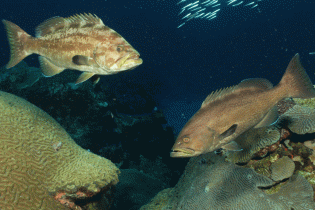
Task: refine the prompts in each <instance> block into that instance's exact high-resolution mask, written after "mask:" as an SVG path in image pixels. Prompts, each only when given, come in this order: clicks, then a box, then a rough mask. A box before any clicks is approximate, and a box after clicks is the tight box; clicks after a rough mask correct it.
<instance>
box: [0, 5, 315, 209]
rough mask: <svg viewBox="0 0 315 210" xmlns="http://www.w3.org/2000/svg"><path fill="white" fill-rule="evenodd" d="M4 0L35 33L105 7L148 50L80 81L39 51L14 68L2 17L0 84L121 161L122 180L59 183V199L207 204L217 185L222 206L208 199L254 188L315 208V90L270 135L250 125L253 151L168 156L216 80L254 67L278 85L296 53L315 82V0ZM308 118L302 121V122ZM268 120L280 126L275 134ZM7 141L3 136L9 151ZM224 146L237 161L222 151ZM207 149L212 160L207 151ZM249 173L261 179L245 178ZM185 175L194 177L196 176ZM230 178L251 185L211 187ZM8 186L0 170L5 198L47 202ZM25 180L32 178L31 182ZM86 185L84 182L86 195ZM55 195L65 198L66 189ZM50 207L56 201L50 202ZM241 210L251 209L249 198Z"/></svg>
mask: <svg viewBox="0 0 315 210" xmlns="http://www.w3.org/2000/svg"><path fill="white" fill-rule="evenodd" d="M1 4H2V6H1V8H0V16H1V19H5V20H9V21H11V22H13V23H15V24H17V25H18V26H20V27H21V28H22V29H23V30H25V31H26V32H27V33H29V34H30V35H32V36H34V35H35V28H36V26H37V25H39V24H40V23H42V22H43V21H45V20H47V19H49V18H51V17H54V16H61V17H69V16H72V15H75V14H81V13H91V14H96V15H97V16H98V17H100V18H101V19H102V20H103V22H104V24H105V25H107V26H109V27H110V28H112V29H114V30H115V31H117V32H118V33H119V34H121V35H122V36H123V37H124V38H125V39H126V40H127V41H128V42H129V43H130V44H131V45H132V46H133V47H134V48H135V49H136V50H137V51H138V52H139V53H140V57H141V58H142V59H143V64H141V65H140V66H138V67H137V68H135V69H133V70H131V71H126V72H121V73H119V74H115V75H108V76H101V80H100V82H99V83H98V84H97V85H93V84H92V82H91V81H87V82H85V83H82V84H80V85H75V84H74V82H75V81H76V79H77V77H78V76H79V72H78V71H70V70H66V71H64V72H62V73H61V74H59V75H56V76H54V77H43V76H42V74H41V71H40V68H39V62H38V56H37V55H31V56H29V57H27V58H26V59H24V60H23V61H22V62H21V63H19V64H18V65H16V66H15V67H13V68H11V69H5V67H4V66H5V65H6V64H7V63H8V61H9V59H10V47H9V43H8V41H7V35H6V32H5V29H4V27H3V24H2V25H1V26H0V31H1V33H0V37H1V40H2V41H1V45H0V49H1V51H0V52H1V58H0V91H4V92H8V93H11V94H13V95H16V96H18V97H21V98H23V99H25V100H27V101H28V102H30V103H32V104H34V105H35V106H37V107H39V108H40V109H42V110H43V111H45V112H46V113H48V114H49V115H50V116H51V117H52V118H54V119H55V120H56V121H57V122H58V123H59V124H60V125H61V126H62V127H63V128H64V129H65V131H66V132H67V133H68V134H69V135H70V136H71V138H72V139H73V140H74V141H75V142H76V144H78V145H79V146H81V147H82V148H83V149H85V150H87V151H89V152H91V153H94V154H96V155H99V156H101V157H104V158H106V159H108V160H110V161H111V162H112V163H114V164H115V166H116V167H117V168H119V170H120V175H119V182H118V184H117V185H115V184H113V185H112V186H108V188H106V187H103V188H102V189H99V190H100V191H101V192H97V193H95V192H94V193H91V192H90V191H88V190H86V189H85V188H84V187H83V188H84V189H81V188H80V189H75V190H78V191H75V190H74V191H73V190H72V191H71V193H72V194H71V193H70V191H69V192H68V191H67V190H65V189H63V188H61V189H58V190H59V191H58V192H59V193H65V195H63V194H54V195H53V196H55V197H54V199H53V197H51V198H52V202H60V203H62V205H63V206H64V207H65V208H66V209H75V208H78V209H79V208H81V209H114V210H115V209H117V210H120V209H128V210H129V209H130V210H133V209H140V208H141V207H142V209H169V208H170V209H196V210H199V209H207V208H208V207H207V203H204V202H203V203H202V205H200V206H198V205H196V203H197V204H198V202H199V201H200V200H199V199H201V200H203V197H202V196H205V195H206V194H205V192H206V191H209V190H210V192H212V194H211V196H212V197H210V198H208V199H209V200H207V201H208V202H209V203H215V205H220V208H219V207H215V206H212V207H211V208H210V207H209V208H208V209H232V208H234V206H235V205H238V204H239V203H242V202H243V203H246V202H247V201H248V200H249V199H251V196H252V195H254V194H255V195H258V196H261V198H262V199H261V200H260V201H259V202H261V204H262V205H265V204H266V203H269V204H268V205H270V202H271V203H272V204H274V205H271V206H272V207H274V208H275V209H290V208H294V209H312V208H314V209H315V207H313V206H314V198H313V196H314V193H313V191H312V189H314V187H315V185H314V183H315V171H314V169H315V165H314V163H315V161H314V160H315V158H314V152H313V149H314V148H315V147H314V145H315V143H314V139H315V136H314V132H315V130H313V126H314V125H315V124H314V122H313V121H312V118H308V117H306V116H312V115H313V110H314V108H315V105H314V102H313V101H302V102H301V101H294V102H292V101H291V99H290V101H284V102H283V101H282V102H281V103H280V104H278V112H279V113H280V115H282V114H283V113H284V111H283V109H284V110H285V111H287V109H290V108H292V106H293V105H294V106H295V107H298V106H299V105H301V106H304V107H308V108H310V110H308V109H306V108H302V111H300V109H299V110H298V111H297V112H296V113H295V112H294V111H295V110H294V109H291V113H293V114H291V115H290V114H287V115H288V116H289V118H290V119H291V118H292V119H293V120H292V122H291V121H290V120H288V121H286V120H287V118H288V117H287V115H285V114H284V115H283V116H285V117H283V119H284V122H281V123H279V124H278V125H277V126H278V127H276V128H275V127H268V128H266V129H267V131H265V130H262V131H261V132H263V133H264V132H267V134H266V136H264V135H265V134H259V135H258V134H257V133H258V132H257V133H255V132H254V133H250V132H249V133H247V134H246V135H247V136H246V137H244V138H249V139H250V138H252V139H254V140H253V141H254V142H256V144H255V143H254V146H255V149H253V150H250V149H249V150H250V152H248V153H246V152H247V150H246V152H244V154H243V153H242V155H243V156H242V157H239V156H238V155H235V154H228V153H223V154H220V156H219V157H215V158H211V157H212V156H211V155H213V154H208V155H204V156H201V157H197V158H191V159H189V158H186V159H185V158H183V159H181V158H179V159H176V158H171V157H170V151H171V148H172V146H173V144H174V141H175V139H176V136H177V135H178V133H179V132H180V130H181V128H182V127H183V126H184V125H185V123H186V122H187V121H188V120H189V118H190V117H191V116H192V115H193V114H194V113H195V112H196V111H197V110H198V109H199V108H200V106H201V103H202V101H203V100H204V99H205V98H206V96H207V95H208V94H210V93H211V92H212V91H214V90H217V89H220V88H224V87H228V86H232V85H236V84H238V83H239V82H240V81H242V80H243V79H247V78H256V77H260V78H266V79H268V80H270V81H271V82H272V83H273V84H277V83H278V82H279V81H280V79H281V76H282V75H283V73H284V71H285V69H286V67H287V65H288V63H289V61H290V59H291V58H292V57H293V56H294V55H295V54H296V53H299V54H300V57H301V63H302V65H303V67H304V68H305V69H306V72H307V73H308V75H309V77H310V79H311V80H312V82H313V83H314V81H315V72H314V70H313V69H314V66H315V39H314V37H315V28H314V22H315V2H314V1H311V0H305V1H298V0H290V1H280V0H277V1H270V0H261V1H244V2H242V1H240V0H238V1H231V0H229V1H220V0H218V1H214V0H212V1H205V0H204V1H201V0H200V1H193V0H178V1H177V0H176V1H175V0H169V1H166V0H156V1H147V0H134V1H125V0H115V1H111V0H91V1H87V0H78V1H59V0H57V1H39V0H35V1H22V0H16V1H6V2H2V3H1ZM199 7H200V8H199ZM196 8H197V9H196ZM203 9H204V10H203ZM218 9H219V10H218ZM217 10H218V11H217ZM211 12H214V13H215V14H211ZM189 13H191V14H189ZM202 13H204V14H202ZM183 23H184V24H183ZM0 95H1V94H0ZM0 97H1V96H0ZM0 108H1V102H0ZM2 111H3V110H2ZM305 113H306V114H305ZM293 115H294V116H293ZM2 116H3V117H4V118H7V117H6V116H4V115H2V113H1V109H0V119H1V117H2ZM0 122H1V120H0ZM299 124H301V125H305V127H302V128H299V127H297V128H296V127H294V126H295V125H299ZM1 126H2V128H1ZM290 126H291V127H290ZM269 129H273V131H274V130H276V131H275V132H277V135H276V137H274V139H272V140H270V138H269V136H268V135H269V134H270V132H269V131H270V130H269ZM1 130H2V131H1ZM5 131H6V127H5V126H4V125H3V124H1V123H0V141H2V140H3V139H4V138H2V137H1V136H5V134H7V133H6V132H5ZM259 132H260V131H259ZM12 135H13V134H12ZM257 136H259V137H260V136H263V137H264V138H267V137H268V142H267V143H266V142H265V143H263V144H261V141H260V140H258V139H257V138H259V137H257ZM8 138H9V137H8ZM244 141H245V140H244ZM246 141H247V140H246ZM249 141H250V140H249ZM3 145H4V144H3ZM57 145H58V144H57ZM60 145H61V144H60ZM60 145H59V146H56V145H55V146H54V151H56V152H58V150H59V147H61V149H62V146H60ZM56 148H57V149H56ZM6 149H7V147H6V146H3V148H2V150H3V151H6ZM251 149H252V148H251ZM8 151H9V150H8ZM30 153H31V152H30ZM3 154H5V153H3ZM57 154H58V153H57ZM224 155H226V156H227V157H228V158H227V159H228V160H229V161H230V162H229V163H226V162H225V163H223V162H222V156H224ZM283 157H289V159H290V160H289V162H285V163H283V161H282V160H283V159H284V158H283ZM208 159H210V160H211V159H213V160H214V162H211V161H210V162H207V160H208ZM188 161H189V164H188V165H187V163H188ZM215 161H217V162H215ZM290 161H291V162H290ZM39 162H40V161H39ZM293 163H294V166H293ZM6 164H7V159H5V158H4V157H2V156H1V155H0V169H3V168H6ZM279 165H280V166H279ZM282 165H283V166H282ZM186 166H187V168H186V170H185V167H186ZM289 166H290V167H291V168H292V170H291V172H292V173H291V172H290V173H289V172H288V174H289V175H287V174H285V175H283V176H282V173H285V172H283V171H282V170H281V168H283V167H289ZM220 167H221V168H227V169H226V172H220V170H219V169H220ZM17 168H19V167H17ZM274 168H280V169H278V170H275V169H274ZM13 169H14V167H13ZM13 169H12V170H13ZM14 170H15V169H14ZM17 170H19V169H17ZM236 171H237V173H236ZM5 174H6V172H4V169H3V170H2V172H1V170H0V178H1V177H2V178H1V179H2V180H9V181H12V182H14V178H12V177H13V176H12V177H11V178H10V177H9V178H7V177H6V178H4V177H5ZM183 174H185V176H182V175H183ZM275 174H281V178H279V179H277V180H276V179H273V178H274V177H275ZM292 174H293V175H292ZM208 176H210V178H211V176H222V179H220V180H219V179H218V180H211V181H209V179H207V177H208ZM248 176H250V177H253V179H251V181H248V180H247V178H248ZM187 177H191V179H190V180H188V181H187ZM230 177H241V178H240V181H239V182H236V183H233V186H234V185H235V186H238V185H239V184H240V183H244V182H245V183H246V180H247V181H248V186H247V185H246V184H245V185H242V187H241V189H244V190H243V191H242V192H244V194H243V195H242V196H240V197H237V196H236V197H235V199H234V197H233V195H235V194H240V192H238V191H237V190H235V194H233V193H234V191H233V192H232V193H222V196H223V198H224V199H221V197H220V199H221V200H220V199H219V198H218V197H216V196H214V195H213V192H216V193H220V189H217V187H216V181H218V182H220V181H222V180H223V181H224V180H225V183H228V181H226V180H230V179H232V178H230ZM246 177H247V178H246ZM11 179H12V180H11ZM198 183H201V184H198ZM67 184H69V185H70V184H71V183H67ZM44 185H45V183H44ZM210 185H211V186H213V187H212V188H211V187H209V186H210ZM227 185H228V184H225V185H224V186H223V189H224V190H226V189H229V188H228V187H227ZM5 186H6V185H5V184H4V182H1V180H0V209H3V210H5V209H6V208H7V209H17V210H19V209H39V208H38V207H35V206H26V207H24V208H23V207H22V208H21V207H20V206H21V205H22V204H21V203H23V202H18V201H12V197H10V196H11V195H12V194H10V193H7V192H8V191H7V188H6V187H5ZM26 186H27V187H30V188H31V185H30V184H26ZM189 187H191V188H193V187H195V188H196V189H197V190H196V191H192V190H189V189H190V188H189ZM162 190H163V191H162ZM290 190H291V191H296V192H295V193H297V194H298V192H299V190H301V191H303V192H304V193H302V194H298V195H297V196H298V198H299V200H298V201H297V202H296V203H292V204H291V203H290V202H291V200H290V199H291V198H292V197H294V196H295V194H294V195H293V194H286V193H285V191H290ZM73 192H74V193H73ZM66 193H69V194H66ZM75 193H77V194H75ZM79 193H85V197H84V196H82V197H80V195H81V194H79ZM89 193H90V194H89ZM48 194H49V193H48ZM48 194H47V195H48ZM70 194H71V195H70ZM30 195H31V193H30ZM35 195H36V193H35ZM49 195H51V192H50V194H49ZM58 195H60V196H64V197H58V198H57V196H58ZM192 195H194V196H195V197H194V196H192ZM220 195H221V194H220ZM31 196H33V194H32V195H31ZM198 196H199V197H198ZM224 196H225V197H224ZM231 196H232V198H231V199H228V198H230V197H231ZM273 196H274V198H273V199H270V198H271V197H273ZM233 199H234V200H233ZM268 199H270V200H268ZM225 201H227V202H225ZM236 201H237V202H239V203H237V202H236ZM17 203H19V204H17ZM284 203H287V204H284ZM288 203H289V204H288ZM58 204H59V203H58ZM146 204H147V205H146ZM304 204H305V205H304ZM34 205H35V204H34ZM144 205H146V206H144ZM224 205H226V206H224ZM303 205H304V206H303ZM110 206H111V207H110ZM268 208H269V206H268ZM41 209H49V208H46V207H43V206H42V207H41ZM239 209H248V205H247V203H246V205H245V204H244V205H243V206H242V207H241V208H239ZM256 209H259V208H258V207H257V208H256Z"/></svg>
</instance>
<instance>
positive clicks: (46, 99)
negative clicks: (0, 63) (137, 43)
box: [0, 61, 187, 209]
mask: <svg viewBox="0 0 315 210" xmlns="http://www.w3.org/2000/svg"><path fill="white" fill-rule="evenodd" d="M126 74H128V72H126ZM77 77H78V75H77V72H75V71H64V72H62V73H61V74H58V75H56V76H54V77H45V78H44V77H43V76H42V74H41V71H40V69H38V68H33V67H28V66H27V64H26V63H25V62H23V61H22V62H20V63H19V64H18V65H16V66H15V67H13V68H11V69H9V70H8V69H5V68H0V90H3V91H6V92H10V93H13V94H14V95H17V96H20V97H22V98H24V99H26V100H27V101H29V102H31V103H32V104H34V105H36V106H37V107H39V108H41V109H42V110H44V111H45V112H46V113H48V114H49V115H50V116H51V117H53V118H54V119H55V120H56V121H57V122H58V123H59V124H60V125H61V126H62V127H63V128H64V129H65V130H66V131H67V133H68V134H69V135H70V136H71V137H72V138H73V140H74V141H75V142H76V143H77V144H79V145H80V146H81V147H83V148H85V149H87V150H89V151H90V153H87V154H93V153H95V154H98V155H101V156H102V157H105V158H107V159H109V160H110V161H112V162H113V163H115V164H116V166H117V167H119V168H121V169H123V168H125V169H126V168H129V169H137V170H139V171H141V173H143V174H146V175H147V176H149V177H152V178H154V180H157V179H158V180H160V182H155V183H159V184H161V185H159V186H156V188H157V189H159V190H160V189H162V188H164V187H165V186H170V185H171V183H173V184H172V185H175V184H176V182H177V180H178V178H179V177H180V174H181V172H179V171H183V169H184V167H185V164H186V163H187V161H186V160H183V161H182V163H179V162H181V161H175V160H173V159H171V158H170V157H169V151H168V149H165V148H170V147H171V146H172V144H173V141H174V134H173V130H172V128H171V127H168V126H167V125H166V120H165V117H164V114H163V112H162V111H161V110H160V109H158V108H157V107H156V103H155V102H154V100H153V98H152V97H151V96H150V95H148V94H146V91H147V90H145V89H141V87H139V85H135V84H133V85H130V84H129V85H128V88H127V89H126V88H122V87H117V85H118V86H119V83H121V82H120V80H121V78H120V77H121V75H120V76H115V75H113V76H111V77H110V79H107V77H104V78H103V79H102V81H101V82H100V83H98V84H97V85H93V83H92V82H91V81H87V82H84V83H82V84H79V85H75V84H74V83H73V82H74V81H76V79H77ZM108 78H109V77H108ZM106 80H107V81H106ZM113 80H114V81H113ZM139 88H140V89H139ZM138 90H139V91H138ZM138 93H141V95H139V94H138ZM148 131H150V132H148ZM60 142H61V143H60ZM51 146H52V149H53V150H54V152H60V151H62V149H63V148H64V144H63V143H62V141H55V142H53V143H52V145H51ZM152 148H154V149H152ZM139 154H142V155H141V156H139ZM162 156H163V161H162V159H160V158H157V157H162ZM161 187H162V188H161ZM106 192H107V191H106ZM117 195H121V196H116V197H115V201H116V203H123V202H122V201H123V200H124V199H126V196H129V197H128V198H127V199H128V200H129V201H130V202H129V204H130V205H131V204H133V203H138V205H143V203H140V202H139V200H141V199H139V198H137V197H136V196H132V193H129V194H124V193H120V192H119V190H117ZM149 195H150V196H153V194H147V195H146V198H147V199H148V196H149ZM62 196H63V197H62ZM96 196H97V195H96ZM71 197H73V194H71V193H70V194H69V193H67V192H60V194H59V195H58V196H57V197H56V199H58V200H59V201H60V202H64V203H68V204H69V198H71ZM104 197H106V196H99V197H98V198H97V199H98V200H100V201H99V202H98V203H95V204H94V206H93V209H104V207H102V206H100V205H101V204H100V203H103V204H104V205H105V204H106V203H111V201H108V196H107V197H106V198H104ZM76 198H79V196H78V195H76V197H75V196H74V197H73V199H76ZM87 199H88V198H85V199H83V198H81V200H83V201H82V203H84V202H85V200H87ZM89 199H92V198H89ZM93 199H96V198H95V196H93ZM142 200H143V199H142ZM77 202H79V201H77ZM79 203H81V202H79ZM91 205H92V204H90V205H89V208H92V206H91ZM106 205H107V204H106ZM114 207H115V206H114ZM114 207H113V208H114ZM127 208H128V209H129V208H132V207H131V206H129V207H127Z"/></svg>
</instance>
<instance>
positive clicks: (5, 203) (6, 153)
mask: <svg viewBox="0 0 315 210" xmlns="http://www.w3.org/2000/svg"><path fill="white" fill-rule="evenodd" d="M0 148H1V153H0V163H1V164H0V209H3V210H4V209H5V210H10V209H14V210H24V209H26V208H27V209H29V210H32V209H34V210H35V209H36V210H38V209H69V208H70V209H82V208H81V206H82V207H83V205H85V204H84V203H85V201H86V200H89V199H90V198H91V197H93V196H94V195H96V194H98V193H100V192H102V193H104V194H105V192H106V193H108V192H109V190H110V189H111V186H113V185H115V184H116V183H117V182H118V174H119V169H118V168H117V167H116V166H115V165H114V164H113V163H112V162H110V161H109V160H107V159H105V158H102V157H100V156H97V155H95V154H93V153H91V152H88V151H86V150H84V149H82V148H81V147H80V146H78V145H77V144H76V143H75V142H74V141H73V140H72V139H71V137H70V136H69V135H68V134H67V132H66V131H65V130H64V129H63V128H62V127H61V126H60V125H59V124H58V123H57V122H56V121H55V120H54V119H53V118H52V117H50V116H49V115H48V114H47V113H45V112H44V111H42V110H40V109H39V108H37V107H36V106H34V105H32V104H31V103H29V102H27V101H25V100H24V99H21V98H19V97H17V96H14V95H12V94H9V93H6V92H0ZM77 201H80V202H77ZM77 203H80V204H77ZM110 203H111V202H108V205H110ZM108 208H109V207H104V208H103V209H108Z"/></svg>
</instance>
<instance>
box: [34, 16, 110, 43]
mask: <svg viewBox="0 0 315 210" xmlns="http://www.w3.org/2000/svg"><path fill="white" fill-rule="evenodd" d="M104 26H105V25H104V23H103V21H102V20H101V19H100V18H99V17H97V16H96V15H92V14H85V13H84V14H78V15H74V16H71V17H68V18H63V17H58V16H57V17H53V18H50V19H48V20H46V21H44V22H43V23H41V24H40V25H39V26H37V28H36V37H41V36H45V35H47V34H50V33H54V32H56V31H59V30H62V29H69V28H83V27H93V28H101V27H104Z"/></svg>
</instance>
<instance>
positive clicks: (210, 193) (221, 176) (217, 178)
mask: <svg viewBox="0 0 315 210" xmlns="http://www.w3.org/2000/svg"><path fill="white" fill-rule="evenodd" d="M275 185H276V183H275V182H273V181H272V180H271V179H269V178H268V177H266V176H264V175H261V174H258V173H256V172H255V171H254V170H253V169H249V168H244V167H241V166H237V165H235V164H234V163H230V162H226V161H225V158H224V157H223V156H219V155H215V154H213V153H207V154H204V155H200V156H198V157H193V158H191V159H190V161H189V163H188V165H187V167H186V169H185V173H184V174H183V176H182V177H181V179H180V181H179V182H178V184H177V185H176V186H175V187H174V189H173V190H169V191H167V190H164V191H162V192H161V193H168V196H169V199H168V202H167V201H165V197H167V196H161V195H158V196H156V198H155V199H153V200H152V201H151V202H150V203H149V204H147V205H146V206H143V207H142V208H141V210H147V209H154V208H153V206H154V205H156V204H160V203H163V204H164V205H162V206H161V205H159V207H158V208H155V209H162V210H166V209H173V210H174V209H178V210H179V209H180V210H185V209H187V210H188V209H189V210H191V209H207V210H212V209H213V210H219V209H222V210H225V209H238V210H240V209H242V210H246V209H248V210H251V209H261V210H263V209H266V210H269V209H277V210H284V209H296V210H297V209H301V210H302V209H314V208H315V203H314V201H313V196H314V193H313V189H312V186H311V185H310V183H308V181H307V180H306V179H305V178H304V177H302V176H301V175H294V176H292V177H291V178H290V179H289V180H288V181H287V182H286V183H285V184H283V185H281V187H280V189H279V190H278V191H277V192H273V193H272V194H270V192H269V193H267V192H265V191H264V189H263V188H270V187H273V186H275ZM300 192H303V193H300ZM157 199H161V202H159V201H158V200H157Z"/></svg>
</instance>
